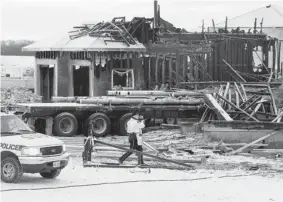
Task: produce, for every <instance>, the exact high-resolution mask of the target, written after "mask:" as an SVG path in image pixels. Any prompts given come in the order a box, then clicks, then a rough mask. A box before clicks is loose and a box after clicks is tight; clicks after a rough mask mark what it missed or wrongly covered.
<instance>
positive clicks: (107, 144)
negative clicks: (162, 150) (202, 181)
mask: <svg viewBox="0 0 283 202" xmlns="http://www.w3.org/2000/svg"><path fill="white" fill-rule="evenodd" d="M93 141H94V143H99V144H102V145H106V146H110V147H114V148H117V149H121V150H123V151H130V152H133V153H135V154H138V155H144V156H148V157H151V158H154V159H158V160H160V161H163V162H169V163H174V164H177V165H181V166H184V167H187V168H189V169H194V166H192V165H189V164H185V163H181V162H179V161H175V160H171V159H167V158H161V157H159V156H155V155H151V154H148V153H145V152H141V151H137V150H135V149H126V148H124V147H120V146H118V145H114V144H110V143H106V142H102V141H99V140H96V139H95V140H93Z"/></svg>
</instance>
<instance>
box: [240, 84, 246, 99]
mask: <svg viewBox="0 0 283 202" xmlns="http://www.w3.org/2000/svg"><path fill="white" fill-rule="evenodd" d="M240 86H241V88H242V90H243V95H244V96H243V97H244V101H246V100H247V99H248V97H247V93H246V89H245V87H244V85H243V84H242V83H241V84H240Z"/></svg>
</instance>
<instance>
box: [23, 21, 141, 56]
mask: <svg viewBox="0 0 283 202" xmlns="http://www.w3.org/2000/svg"><path fill="white" fill-rule="evenodd" d="M74 29H75V30H73V31H71V32H69V35H66V36H63V37H60V38H58V37H55V38H50V39H47V40H43V41H39V42H36V43H34V44H31V45H28V46H26V47H24V48H23V51H35V52H36V51H97V52H106V51H107V52H108V51H123V52H145V51H146V48H145V46H144V45H143V44H142V43H140V42H139V41H138V40H137V39H136V38H133V36H132V35H131V34H130V33H129V32H128V30H127V29H126V27H125V24H124V22H116V21H115V20H114V19H113V20H112V22H100V23H97V24H84V25H82V26H77V27H74Z"/></svg>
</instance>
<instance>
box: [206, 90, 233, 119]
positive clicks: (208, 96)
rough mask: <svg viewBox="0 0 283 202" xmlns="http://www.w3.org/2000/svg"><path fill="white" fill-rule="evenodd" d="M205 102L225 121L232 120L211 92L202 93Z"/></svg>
mask: <svg viewBox="0 0 283 202" xmlns="http://www.w3.org/2000/svg"><path fill="white" fill-rule="evenodd" d="M204 100H205V103H206V104H207V105H208V106H209V107H210V108H211V109H212V110H213V111H214V112H215V113H216V114H217V116H218V117H219V118H222V119H224V120H226V121H233V119H232V118H231V117H230V116H229V114H228V113H227V112H226V111H225V110H224V109H223V108H222V107H221V106H220V104H219V103H218V102H217V100H216V99H215V98H214V97H213V96H212V95H211V94H205V95H204Z"/></svg>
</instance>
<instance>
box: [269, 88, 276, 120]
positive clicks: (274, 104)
mask: <svg viewBox="0 0 283 202" xmlns="http://www.w3.org/2000/svg"><path fill="white" fill-rule="evenodd" d="M267 88H268V91H269V93H270V97H271V100H272V105H273V110H274V114H275V115H278V110H277V107H276V103H275V99H274V96H273V93H272V90H271V88H270V86H269V85H268V87H267Z"/></svg>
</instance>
